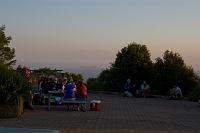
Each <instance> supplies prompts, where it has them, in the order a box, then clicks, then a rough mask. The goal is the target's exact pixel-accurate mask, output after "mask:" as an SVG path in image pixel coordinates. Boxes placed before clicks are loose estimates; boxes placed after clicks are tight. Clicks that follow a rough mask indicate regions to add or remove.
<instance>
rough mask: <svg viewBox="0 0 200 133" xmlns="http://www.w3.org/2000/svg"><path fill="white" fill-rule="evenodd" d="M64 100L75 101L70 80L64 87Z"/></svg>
mask: <svg viewBox="0 0 200 133" xmlns="http://www.w3.org/2000/svg"><path fill="white" fill-rule="evenodd" d="M64 100H75V90H74V84H73V80H72V79H71V80H69V82H68V83H67V84H66V85H65V89H64Z"/></svg>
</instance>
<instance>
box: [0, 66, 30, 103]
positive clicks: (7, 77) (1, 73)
mask: <svg viewBox="0 0 200 133" xmlns="http://www.w3.org/2000/svg"><path fill="white" fill-rule="evenodd" d="M30 90H31V84H30V83H29V82H28V80H27V79H25V78H24V77H23V76H22V75H21V74H20V73H17V72H15V71H14V70H12V69H9V68H7V67H6V66H4V65H0V103H1V104H2V103H10V102H13V101H14V100H15V99H16V97H17V96H22V97H24V98H25V99H28V98H30Z"/></svg>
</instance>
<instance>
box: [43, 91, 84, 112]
mask: <svg viewBox="0 0 200 133" xmlns="http://www.w3.org/2000/svg"><path fill="white" fill-rule="evenodd" d="M48 92H49V93H48V94H46V96H47V97H48V110H49V111H50V110H51V103H55V102H56V100H55V98H56V97H61V99H62V100H61V103H62V104H65V105H67V106H69V105H71V104H72V105H75V104H76V105H79V104H83V109H82V110H83V111H86V108H87V107H86V104H87V99H86V98H85V99H84V100H77V99H76V100H66V99H64V93H63V92H61V91H48Z"/></svg>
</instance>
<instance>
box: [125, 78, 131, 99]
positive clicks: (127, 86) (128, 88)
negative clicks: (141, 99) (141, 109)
mask: <svg viewBox="0 0 200 133" xmlns="http://www.w3.org/2000/svg"><path fill="white" fill-rule="evenodd" d="M132 90H133V87H132V85H131V79H127V81H126V84H125V85H124V88H123V95H124V96H127V97H132V96H133V94H132V93H131V92H132Z"/></svg>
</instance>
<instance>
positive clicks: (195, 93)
mask: <svg viewBox="0 0 200 133" xmlns="http://www.w3.org/2000/svg"><path fill="white" fill-rule="evenodd" d="M189 97H190V100H192V101H198V100H199V99H200V83H199V84H198V85H197V86H196V87H194V88H193V89H192V91H191V92H190V95H189Z"/></svg>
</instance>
